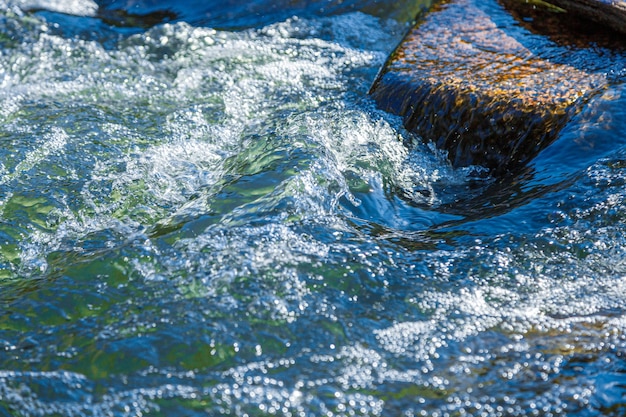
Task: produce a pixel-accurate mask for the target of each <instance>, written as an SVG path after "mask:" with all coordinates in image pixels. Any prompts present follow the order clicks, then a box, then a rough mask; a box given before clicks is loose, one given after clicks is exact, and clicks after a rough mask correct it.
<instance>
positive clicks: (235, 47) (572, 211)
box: [0, 2, 626, 417]
mask: <svg viewBox="0 0 626 417" xmlns="http://www.w3.org/2000/svg"><path fill="white" fill-rule="evenodd" d="M18 3H19V2H18ZM18 3H15V4H3V5H2V7H1V8H0V10H1V11H0V45H1V50H0V85H1V89H0V103H1V105H0V121H1V122H0V415H1V416H142V415H150V416H218V415H237V416H246V415H247V416H264V415H281V416H352V415H361V416H401V415H407V416H412V415H416V416H422V415H425V416H441V417H442V416H534V415H537V416H623V415H624V414H626V202H625V197H626V88H625V86H624V83H623V78H624V77H623V74H614V79H615V81H614V82H613V83H612V84H611V85H610V86H609V87H608V88H607V90H606V91H605V93H604V94H603V96H602V97H597V98H596V99H595V101H592V102H591V103H589V105H588V106H587V107H586V110H584V111H583V112H581V113H580V114H579V115H578V116H576V117H575V118H574V119H573V120H572V122H571V123H570V124H569V125H568V126H567V128H566V129H565V131H563V132H562V134H561V136H560V139H559V140H558V141H557V142H556V143H554V144H553V145H552V146H551V147H549V148H548V149H547V150H545V151H544V152H542V154H540V155H539V157H538V158H537V159H536V160H535V161H534V162H533V164H532V165H531V166H530V167H528V169H527V170H525V171H524V172H522V173H520V174H519V175H517V176H515V177H511V178H507V179H505V180H496V179H493V178H489V177H486V178H482V179H481V178H480V177H481V176H480V175H478V176H477V175H476V173H477V172H480V168H479V167H470V168H465V169H453V168H451V167H450V165H449V163H448V162H447V160H446V158H445V155H443V154H441V152H439V151H436V150H434V149H432V148H431V147H430V146H428V145H426V144H424V142H422V141H421V140H420V138H417V137H413V136H412V135H411V134H409V133H407V132H406V131H404V130H403V129H402V127H401V121H400V120H399V119H397V118H394V117H393V116H390V115H388V114H385V113H383V112H381V111H378V110H377V109H376V107H375V105H374V103H373V101H372V100H371V99H370V98H368V96H367V90H368V88H369V86H370V84H371V82H372V81H373V79H374V77H375V75H376V73H377V71H378V69H379V68H380V66H381V65H382V64H383V63H384V61H385V59H386V57H387V56H388V54H389V53H390V52H391V50H392V49H393V48H394V46H395V45H396V44H397V42H398V41H399V40H400V38H401V37H402V34H403V33H404V31H405V30H406V26H405V25H404V24H402V23H400V22H398V21H396V20H392V19H388V15H385V14H379V15H378V16H373V15H368V14H366V13H364V12H360V11H355V12H351V11H349V10H348V11H340V12H337V13H333V14H332V15H327V16H324V15H310V16H306V17H300V18H296V17H294V18H289V19H287V20H284V19H282V20H281V19H277V21H276V22H274V23H271V22H270V23H267V22H266V21H265V20H262V21H260V23H259V24H258V25H256V27H250V28H248V29H241V28H239V29H238V30H234V31H233V30H228V29H222V30H216V29H211V28H210V27H211V26H210V25H208V24H206V25H193V26H192V25H191V24H190V23H185V22H184V21H182V20H175V19H174V20H173V21H171V22H170V23H160V24H157V25H155V26H153V27H152V28H149V29H140V28H132V27H128V26H109V23H106V22H105V21H104V20H103V19H101V18H99V17H98V16H94V15H93V13H94V12H93V10H92V9H90V8H89V7H90V5H91V3H90V2H82V3H81V2H74V3H72V5H70V6H68V7H70V10H69V12H72V9H71V7H74V8H75V10H74V15H64V14H60V13H58V10H57V11H54V10H53V11H49V10H43V11H39V12H36V13H34V14H33V13H25V12H22V10H21V9H20V8H19V7H22V8H25V7H24V6H23V5H21V4H18ZM41 3H42V6H39V7H40V8H43V9H46V8H47V9H50V6H47V5H46V2H41ZM51 3H54V2H51ZM18 6H19V7H18ZM61 11H63V12H68V10H61ZM183 20H184V19H183ZM192 23H193V22H192ZM620 77H621V78H620Z"/></svg>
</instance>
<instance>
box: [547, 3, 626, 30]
mask: <svg viewBox="0 0 626 417" xmlns="http://www.w3.org/2000/svg"><path fill="white" fill-rule="evenodd" d="M550 2H551V3H552V4H554V5H556V6H559V7H561V8H563V9H564V10H566V11H568V12H570V13H572V14H578V15H580V16H583V17H585V18H587V19H590V20H593V21H594V22H596V23H600V24H604V25H608V26H609V27H610V28H612V29H613V30H616V31H618V32H622V33H626V1H624V0H550Z"/></svg>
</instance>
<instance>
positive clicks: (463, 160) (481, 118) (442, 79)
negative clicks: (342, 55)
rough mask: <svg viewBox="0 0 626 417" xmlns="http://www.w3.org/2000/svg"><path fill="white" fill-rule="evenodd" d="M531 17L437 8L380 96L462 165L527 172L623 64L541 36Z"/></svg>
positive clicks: (481, 0) (453, 5) (405, 46)
mask: <svg viewBox="0 0 626 417" xmlns="http://www.w3.org/2000/svg"><path fill="white" fill-rule="evenodd" d="M507 3H511V4H513V3H515V5H519V4H520V3H521V2H519V1H508V2H507ZM533 9H535V8H533ZM516 13H517V14H518V15H519V14H520V13H521V14H523V13H524V11H523V10H522V11H520V10H519V9H516ZM545 13H550V11H545ZM518 17H519V16H518ZM523 17H524V16H522V19H520V20H517V19H515V18H514V17H513V16H512V15H511V14H510V13H509V12H508V11H507V10H506V9H505V8H504V7H503V6H502V5H501V4H500V3H498V2H496V1H495V0H455V1H451V2H447V3H445V4H443V5H439V6H437V7H435V8H433V10H431V12H430V13H429V14H427V15H426V16H425V17H424V19H422V20H421V21H419V22H418V23H417V25H416V26H414V27H413V29H412V30H410V32H409V33H408V34H407V36H406V37H405V39H404V40H403V42H402V43H401V44H400V45H399V46H398V48H397V49H396V50H395V52H394V53H393V54H392V55H391V56H390V58H389V60H388V61H387V63H386V65H385V66H384V67H383V69H382V70H381V72H380V74H379V76H378V78H377V79H376V81H375V82H374V84H373V86H372V89H371V94H372V96H373V97H374V99H375V100H376V101H377V102H378V104H379V106H380V107H381V108H383V109H385V110H387V111H390V112H392V113H395V114H398V115H401V116H403V117H404V123H405V126H406V127H407V128H408V129H409V130H411V131H414V132H416V133H418V134H419V135H420V136H422V137H423V138H424V139H426V140H432V141H434V142H435V143H436V145H437V146H438V147H439V148H442V149H445V150H447V151H448V156H449V158H450V160H451V162H452V163H453V165H455V166H467V165H482V166H485V167H487V168H490V169H491V170H492V172H493V173H494V174H496V175H499V174H502V173H505V172H507V171H508V170H511V169H515V168H516V167H519V166H522V165H524V164H526V163H527V162H528V161H529V160H530V159H531V158H532V157H533V156H535V155H536V154H537V153H538V152H539V151H540V150H541V149H542V148H544V147H545V146H547V145H548V144H549V143H551V142H552V141H553V140H554V139H555V138H556V136H557V134H558V132H559V130H560V129H561V128H562V127H563V126H564V125H565V124H566V123H567V121H568V120H569V118H570V117H571V116H572V115H573V114H575V113H576V112H577V111H578V110H580V108H581V106H583V104H584V103H585V102H586V101H587V100H588V99H589V98H590V97H592V96H593V95H594V94H596V93H598V92H600V91H601V90H602V89H603V88H604V87H606V86H607V83H608V82H609V79H608V76H607V74H610V73H611V71H612V70H614V68H620V67H619V65H620V62H621V64H622V67H621V68H623V59H622V58H623V56H621V55H620V54H611V53H606V51H605V50H604V49H602V48H599V47H597V45H593V47H588V48H580V47H578V46H572V45H563V43H562V42H561V41H562V40H563V39H560V40H559V41H557V40H554V39H551V38H550V37H548V36H543V35H537V34H536V33H533V31H532V28H529V27H524V25H522V22H523V23H524V24H527V23H529V22H531V20H532V19H533V17H528V19H527V20H528V21H524V19H523ZM556 32H557V33H560V32H561V30H560V28H559V29H558V30H557V31H556ZM575 38H577V39H578V37H575ZM578 40H579V39H578Z"/></svg>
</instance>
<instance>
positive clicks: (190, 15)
mask: <svg viewBox="0 0 626 417" xmlns="http://www.w3.org/2000/svg"><path fill="white" fill-rule="evenodd" d="M431 2H432V1H431V0H428V1H408V0H402V1H400V2H388V1H381V0H348V1H343V0H315V1H294V0H279V1H272V0H255V1H242V0H225V1H215V0H211V1H201V0H192V1H186V2H181V1H174V0H148V1H140V0H99V1H98V2H97V3H98V6H99V9H98V16H100V17H101V18H103V19H104V20H105V21H108V22H110V23H112V24H114V25H120V26H129V25H130V26H136V25H140V26H144V25H146V24H148V25H149V24H151V23H160V22H161V21H163V19H167V20H169V21H185V22H187V23H190V24H192V25H197V26H208V27H213V28H215V29H225V30H237V29H243V28H251V27H262V26H265V25H268V24H271V23H275V22H279V21H283V20H285V19H287V18H289V17H292V16H294V15H296V16H299V17H302V18H309V17H319V16H330V15H337V14H343V13H349V12H355V11H361V12H364V13H367V14H371V15H374V16H379V17H390V18H394V19H396V20H399V21H409V20H411V19H413V18H414V17H415V16H416V15H417V13H419V11H420V10H422V9H424V8H425V7H427V6H428V5H429V4H430V3H431Z"/></svg>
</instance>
